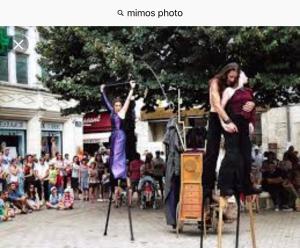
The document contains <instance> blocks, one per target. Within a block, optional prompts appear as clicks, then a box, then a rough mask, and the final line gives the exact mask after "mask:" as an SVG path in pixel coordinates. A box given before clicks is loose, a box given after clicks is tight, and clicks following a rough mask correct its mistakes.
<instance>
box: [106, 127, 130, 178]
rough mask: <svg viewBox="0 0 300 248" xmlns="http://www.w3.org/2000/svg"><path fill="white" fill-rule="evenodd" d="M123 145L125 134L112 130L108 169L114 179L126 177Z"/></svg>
mask: <svg viewBox="0 0 300 248" xmlns="http://www.w3.org/2000/svg"><path fill="white" fill-rule="evenodd" d="M125 143H126V135H125V132H124V131H123V130H122V129H117V130H114V131H113V132H112V134H111V137H110V144H111V150H110V168H111V171H112V174H113V176H114V178H115V179H125V178H126V176H127V173H126V150H125Z"/></svg>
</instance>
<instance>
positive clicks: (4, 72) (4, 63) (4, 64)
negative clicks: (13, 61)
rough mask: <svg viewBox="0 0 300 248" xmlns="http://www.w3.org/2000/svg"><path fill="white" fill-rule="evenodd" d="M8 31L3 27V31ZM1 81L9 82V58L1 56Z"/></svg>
mask: <svg viewBox="0 0 300 248" xmlns="http://www.w3.org/2000/svg"><path fill="white" fill-rule="evenodd" d="M2 30H3V31H4V32H5V31H6V30H7V28H6V27H2V28H1V31H2ZM0 81H6V82H8V56H7V55H1V56H0Z"/></svg>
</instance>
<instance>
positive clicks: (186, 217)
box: [177, 152, 203, 225]
mask: <svg viewBox="0 0 300 248" xmlns="http://www.w3.org/2000/svg"><path fill="white" fill-rule="evenodd" d="M202 167H203V154H202V153H201V152H199V153H198V152H197V153H183V154H181V187H180V201H179V208H178V219H177V221H178V222H179V224H180V225H183V224H184V222H185V221H197V222H198V221H201V212H202V200H203V190H202Z"/></svg>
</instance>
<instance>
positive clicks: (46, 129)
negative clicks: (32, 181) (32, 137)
mask: <svg viewBox="0 0 300 248" xmlns="http://www.w3.org/2000/svg"><path fill="white" fill-rule="evenodd" d="M41 131H42V141H41V144H42V147H41V154H45V153H49V154H50V156H51V157H54V156H55V153H56V152H59V153H62V152H63V149H62V148H63V144H62V133H63V123H57V122H42V123H41Z"/></svg>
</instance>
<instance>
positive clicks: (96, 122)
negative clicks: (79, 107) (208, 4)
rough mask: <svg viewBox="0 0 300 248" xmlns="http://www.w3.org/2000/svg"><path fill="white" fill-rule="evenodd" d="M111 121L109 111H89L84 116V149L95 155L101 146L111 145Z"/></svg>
mask: <svg viewBox="0 0 300 248" xmlns="http://www.w3.org/2000/svg"><path fill="white" fill-rule="evenodd" d="M110 134H111V121H110V114H109V113H108V112H102V113H99V114H98V113H88V114H86V115H85V116H84V117H83V149H84V151H85V152H87V153H89V154H91V155H93V154H94V153H95V152H98V151H99V148H101V147H106V148H108V147H109V137H110Z"/></svg>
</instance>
